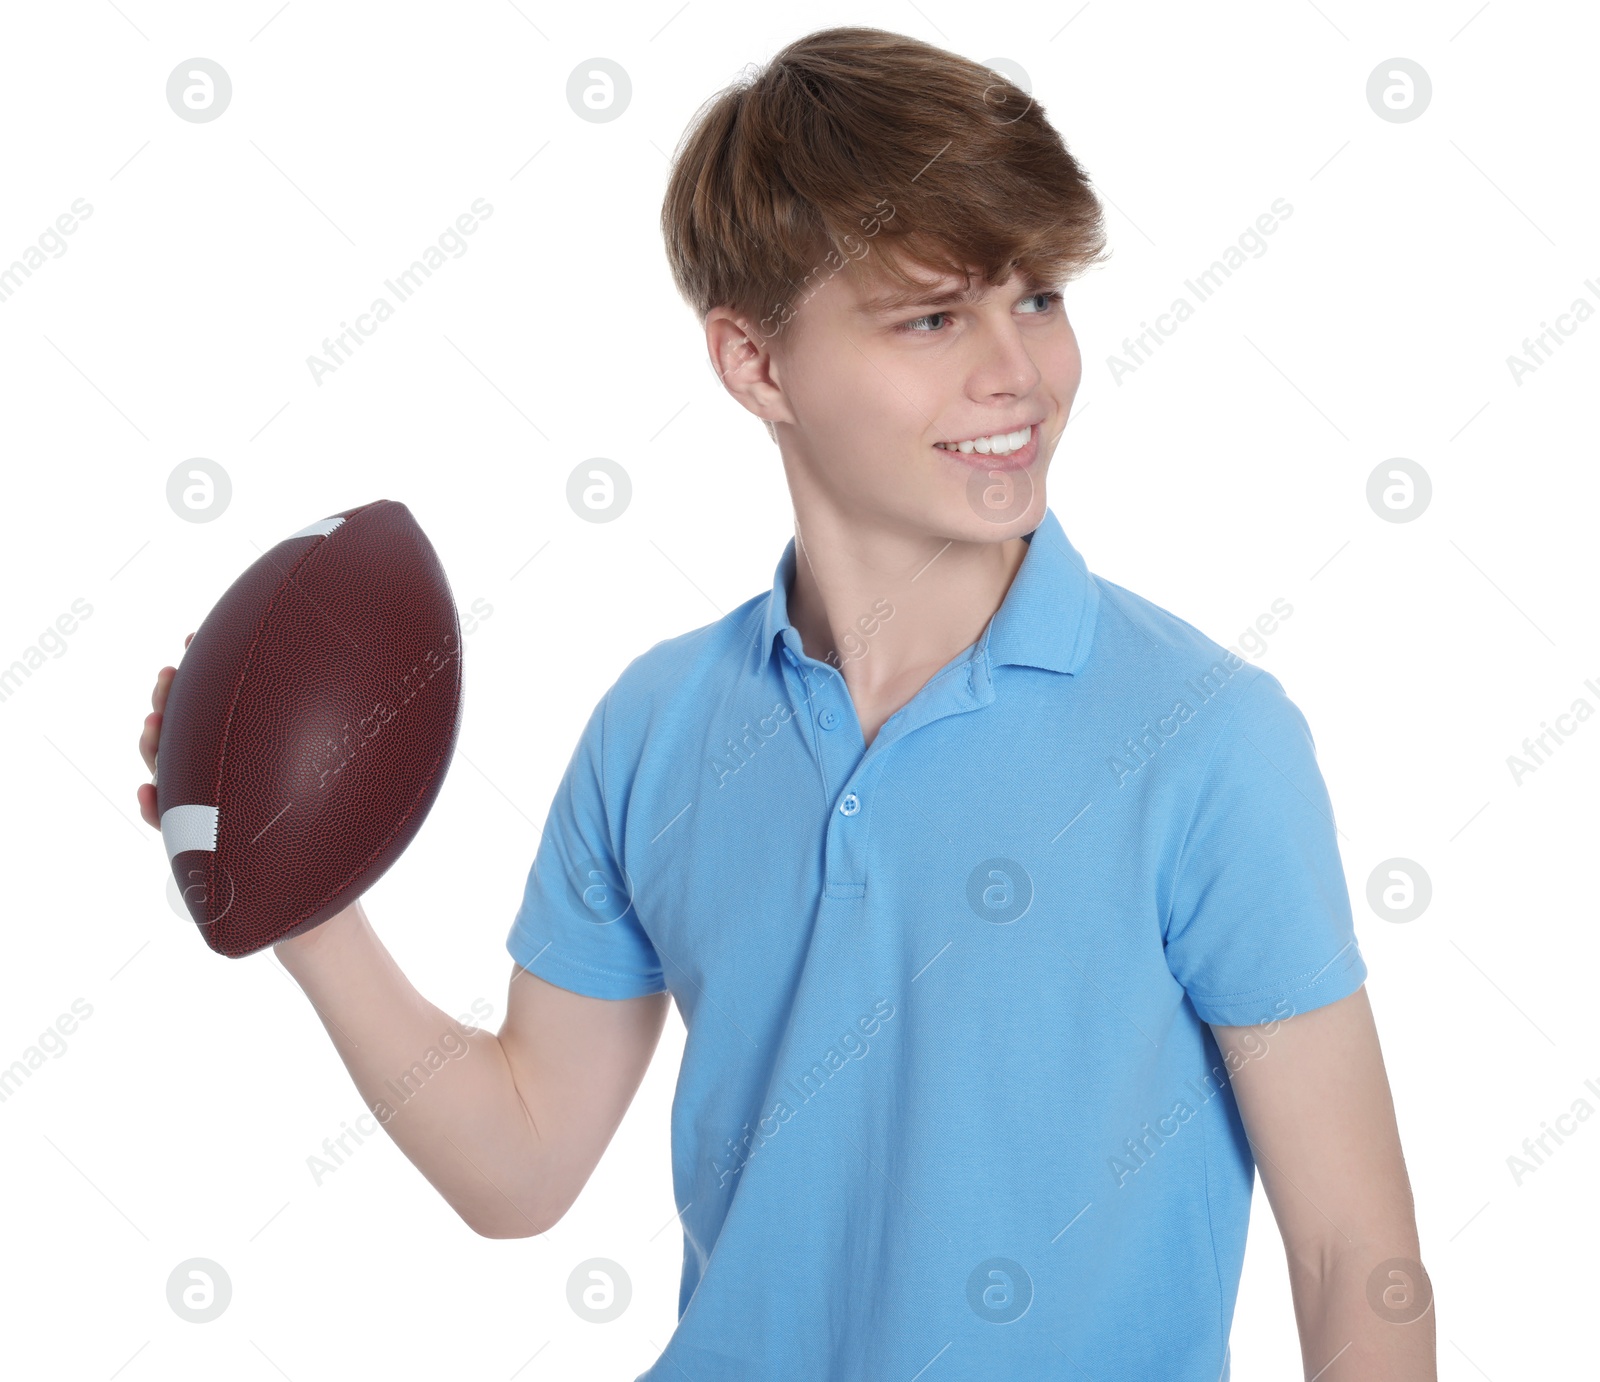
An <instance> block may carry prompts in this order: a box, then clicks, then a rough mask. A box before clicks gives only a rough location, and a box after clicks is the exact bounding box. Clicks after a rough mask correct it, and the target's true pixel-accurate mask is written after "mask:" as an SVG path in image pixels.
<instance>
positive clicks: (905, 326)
mask: <svg viewBox="0 0 1600 1382" xmlns="http://www.w3.org/2000/svg"><path fill="white" fill-rule="evenodd" d="M1041 299H1042V300H1043V303H1044V305H1043V306H1042V307H1041V308H1039V310H1038V311H1036V312H1029V313H1028V314H1027V315H1028V316H1030V317H1047V316H1050V315H1051V314H1052V313H1053V312H1054V311H1055V309H1056V307H1057V305H1058V304H1059V303H1061V302H1062V301H1063V300H1064V298H1063V295H1062V294H1061V292H1060V291H1059V290H1057V291H1054V292H1047V291H1046V290H1044V289H1043V288H1041V289H1040V290H1039V291H1038V292H1037V293H1030V294H1028V296H1027V297H1025V298H1023V299H1022V300H1023V301H1024V302H1039V301H1040V300H1041ZM949 315H950V313H949V312H929V313H928V314H927V315H926V316H922V317H916V318H913V319H912V320H911V321H908V322H901V323H900V325H899V326H897V327H895V330H896V331H899V332H902V333H904V334H905V335H907V336H941V335H944V334H945V333H944V332H942V331H939V330H938V329H937V328H935V329H932V330H927V331H924V330H919V329H918V328H920V327H921V326H922V324H923V323H924V322H931V321H934V320H936V319H938V318H940V317H948V316H949Z"/></svg>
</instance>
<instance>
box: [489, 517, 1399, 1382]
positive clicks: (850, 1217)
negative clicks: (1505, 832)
mask: <svg viewBox="0 0 1600 1382" xmlns="http://www.w3.org/2000/svg"><path fill="white" fill-rule="evenodd" d="M1028 541H1029V547H1028V552H1027V556H1026V558H1025V559H1024V561H1023V563H1022V565H1021V567H1020V568H1019V569H1018V571H1017V574H1016V576H1015V578H1014V579H1013V581H1012V584H1011V586H1010V589H1009V590H1008V591H1007V593H1006V596H1005V599H1004V601H1003V603H1002V604H1001V607H1000V608H999V610H998V611H997V612H996V613H995V615H994V617H993V618H992V619H991V620H990V622H989V624H988V625H987V626H986V628H985V629H984V632H983V635H982V636H981V637H980V638H979V639H978V641H977V642H976V643H974V644H973V645H972V646H971V647H969V648H967V649H965V650H964V651H963V652H961V653H958V654H957V655H956V656H955V657H953V658H952V659H951V660H950V661H949V662H948V663H946V664H945V666H944V667H943V668H941V669H940V670H939V671H938V672H937V673H936V674H935V675H934V676H933V677H932V678H931V679H930V680H929V681H928V683H927V684H926V685H924V686H923V687H922V689H921V690H920V691H918V692H917V694H916V695H915V696H914V697H913V698H912V699H911V701H910V702H909V703H908V704H907V705H905V706H904V707H902V708H901V709H900V710H899V711H897V712H896V713H895V714H894V715H893V716H891V717H890V718H889V720H888V721H887V722H886V723H885V724H884V725H883V728H882V729H881V730H880V731H879V733H878V735H877V737H876V738H875V739H874V740H873V743H872V745H871V747H870V748H867V749H864V748H863V744H864V738H863V735H862V733H861V729H860V723H859V721H858V719H857V717H856V713H855V709H854V706H853V705H852V703H851V700H850V697H849V694H848V692H847V690H846V688H845V684H844V681H843V679H842V677H841V676H840V674H839V672H838V670H837V669H836V668H834V667H832V666H830V665H828V664H827V663H824V662H820V661H818V660H816V659H814V658H811V657H808V656H807V655H806V653H805V651H804V649H803V648H802V646H801V642H800V638H799V635H798V634H797V633H796V631H795V629H794V627H793V626H792V625H791V624H790V622H789V617H788V613H787V595H788V591H789V586H790V582H791V579H792V577H793V574H794V562H795V544H794V542H793V540H792V539H791V540H790V542H789V544H788V546H787V548H786V549H785V551H784V554H783V557H782V560H781V561H780V562H779V563H778V568H777V571H776V573H775V576H774V579H773V583H772V589H771V591H770V593H763V594H761V595H759V596H757V597H755V598H753V599H751V600H749V601H747V602H746V603H744V604H742V605H740V606H739V607H738V608H737V609H735V610H733V611H732V612H731V613H729V614H728V615H727V616H726V617H724V618H722V619H719V620H717V621H716V622H715V623H712V624H708V625H706V626H705V627H703V628H699V629H695V630H693V631H692V632H690V633H685V634H682V635H680V636H678V637H675V638H669V639H666V640H665V641H663V642H660V643H657V644H656V645H655V646H654V647H652V648H650V649H649V650H648V651H646V652H645V653H643V654H642V655H641V656H639V657H637V658H635V659H634V661H633V662H632V663H630V664H629V665H628V667H627V668H626V669H625V670H624V671H623V672H622V674H621V676H619V677H618V678H617V680H616V682H615V684H614V685H613V686H612V687H611V688H610V690H609V691H607V692H606V694H605V695H604V696H603V697H602V698H601V700H600V702H599V704H598V705H597V706H596V707H595V710H594V712H593V714H592V716H591V717H590V719H589V721H588V724H587V727H586V728H585V730H584V731H583V734H582V737H581V739H580V740H579V743H578V746H577V749H576V751H575V752H574V754H573V757H572V760H571V762H570V764H569V765H568V767H567V770H566V773H565V775H564V776H563V778H562V781H561V784H560V786H559V788H558V789H557V792H556V794H555V799H554V802H553V804H552V806H551V809H550V813H549V817H548V819H547V821H546V823H545V826H544V834H543V838H542V840H541V842H540V845H539V848H538V853H537V857H536V859H535V861H534V864H533V868H532V870H531V871H530V873H529V875H528V882H527V890H526V893H525V896H524V898H523V902H522V907H521V910H520V911H519V912H518V914H517V917H516V921H515V923H514V925H513V926H512V929H511V933H510V935H509V937H508V939H507V948H508V949H509V950H510V952H511V954H512V956H513V958H515V959H516V960H517V962H518V963H519V964H521V965H523V966H525V967H526V968H527V969H529V970H531V971H532V972H533V973H535V974H537V975H539V976H540V977H542V978H544V979H547V980H548V981H549V982H551V983H553V984H557V985H559V986H561V987H563V988H567V989H571V990H574V991H576V992H578V993H585V994H591V995H595V996H597V997H602V998H625V997H629V996H633V995H637V994H645V993H655V992H659V991H660V990H662V989H663V988H665V989H669V990H670V991H671V992H672V995H673V998H674V999H675V1000H676V1002H677V1005H678V1010H679V1012H680V1014H681V1015H682V1018H683V1021H684V1024H685V1027H686V1030H687V1039H686V1044H685V1048H684V1055H683V1065H682V1069H681V1071H680V1074H679V1078H678V1084H677V1091H676V1095H675V1098H674V1101H673V1107H672V1172H673V1185H674V1191H675V1194H676V1198H677V1204H678V1206H679V1217H680V1219H681V1222H682V1226H683V1235H684V1256H683V1276H682V1281H681V1287H680V1292H679V1302H678V1306H679V1320H678V1326H677V1330H676V1332H675V1333H674V1334H673V1335H672V1338H671V1340H670V1341H669V1343H668V1345H667V1347H666V1349H665V1350H664V1352H663V1353H662V1355H661V1357H660V1359H659V1360H658V1361H657V1362H656V1363H655V1364H654V1365H653V1366H652V1367H651V1368H649V1369H648V1370H647V1371H646V1372H644V1373H643V1374H641V1382H642V1379H649V1382H667V1379H671V1380H672V1382H682V1379H685V1378H687V1379H692V1382H750V1379H752V1378H757V1377H760V1378H773V1379H780V1378H781V1379H788V1378H796V1379H808V1380H810V1382H823V1379H829V1380H830V1382H831V1380H832V1379H866V1378H881V1379H900V1382H911V1379H913V1378H917V1379H919V1382H979V1380H980V1379H981V1382H993V1379H998V1378H1007V1379H1011V1378H1029V1379H1032V1378H1045V1377H1051V1378H1056V1377H1059V1378H1072V1379H1080V1378H1082V1377H1084V1376H1087V1377H1091V1378H1095V1379H1099V1382H1108V1380H1109V1379H1161V1382H1189V1379H1193V1382H1218V1379H1219V1378H1220V1379H1224V1382H1225V1379H1227V1377H1228V1353H1227V1340H1228V1331H1229V1326H1230V1323H1231V1320H1232V1316H1233V1308H1234V1301H1235V1297H1236V1295H1237V1291H1238V1283H1239V1274H1240V1269H1241V1266H1242V1263H1243V1257H1244V1247H1245V1229H1246V1223H1247V1220H1248V1217H1249V1211H1250V1193H1251V1185H1252V1178H1253V1175H1254V1163H1253V1161H1252V1158H1251V1154H1250V1149H1249V1146H1248V1144H1247V1142H1246V1140H1245V1137H1244V1131H1243V1127H1242V1125H1241V1122H1240V1119H1239V1115H1238V1110H1237V1108H1236V1106H1235V1104H1234V1101H1233V1097H1232V1092H1231V1090H1230V1088H1229V1085H1228V1069H1227V1066H1226V1064H1225V1063H1224V1062H1223V1060H1222V1058H1221V1056H1220V1054H1219V1052H1218V1049H1217V1046H1216V1043H1215V1040H1214V1038H1213V1037H1212V1035H1211V1032H1210V1030H1209V1028H1208V1027H1207V1025H1206V1024H1207V1023H1212V1022H1214V1023H1221V1024H1229V1025H1244V1024H1253V1023H1264V1022H1270V1021H1272V1020H1273V1019H1275V1018H1277V1019H1282V1018H1285V1017H1289V1016H1292V1015H1293V1014H1295V1013H1298V1012H1304V1011H1307V1010H1309V1009H1312V1008H1316V1007H1319V1006H1321V1005H1323V1004H1326V1003H1331V1002H1333V1001H1334V1000H1335V999H1338V998H1342V997H1344V996H1345V995H1347V994H1349V993H1352V992H1354V991H1355V989H1357V988H1358V987H1359V986H1360V985H1361V983H1362V981H1363V980H1364V979H1365V978H1366V973H1367V969H1366V965H1365V963H1364V962H1363V960H1362V957H1361V953H1360V950H1359V949H1358V947H1357V943H1356V938H1355V934H1354V931H1353V928H1352V920H1351V912H1350V902H1349V895H1348V892H1347V890H1346V886H1345V879H1344V873H1343V869H1342V867H1341V864H1340V858H1339V852H1338V847H1337V844H1336V840H1335V830H1334V822H1333V812H1332V808H1331V806H1330V804H1329V800H1328V794H1327V791H1326V788H1325V786H1324V783H1323V779H1322V775H1321V773H1320V771H1319V770H1318V766H1317V761H1316V756H1315V750H1314V748H1313V745H1312V739H1311V734H1310V731H1309V729H1308V728H1307V725H1306V721H1305V719H1304V717H1303V716H1302V715H1301V713H1300V711H1299V709H1298V708H1297V707H1296V706H1295V705H1294V703H1293V702H1292V701H1290V700H1289V699H1288V697H1287V696H1286V695H1285V694H1284V690H1283V687H1282V685H1281V684H1280V683H1279V682H1278V680H1277V679H1276V678H1275V677H1273V676H1272V675H1271V674H1270V673H1268V672H1266V671H1264V670H1262V669H1261V668H1259V667H1256V666H1253V665H1251V664H1250V663H1247V662H1245V661H1243V660H1242V659H1241V658H1239V657H1238V656H1236V655H1235V654H1233V653H1232V652H1230V651H1228V650H1226V649H1224V648H1223V647H1221V646H1220V645H1218V644H1217V643H1215V642H1213V641H1212V640H1211V639H1209V638H1207V637H1206V636H1205V635H1204V634H1202V633H1200V632H1199V631H1198V630H1196V629H1195V628H1193V627H1192V626H1191V625H1189V624H1187V623H1185V622H1184V621H1183V620H1182V619H1179V618H1177V617H1176V616H1175V615H1172V614H1169V613H1168V612H1167V611H1166V610H1164V609H1161V608H1160V607H1158V606H1156V605H1154V604H1152V603H1151V602H1150V601H1148V600H1145V599H1142V598H1141V597H1140V596H1138V595H1135V594H1133V593H1132V592H1130V591H1128V590H1125V589H1123V588H1122V587H1121V586H1118V585H1115V584H1113V583H1112V582H1110V581H1108V580H1105V579H1103V578H1102V577H1099V576H1096V575H1092V574H1091V573H1090V572H1089V571H1088V569H1087V567H1086V566H1085V564H1084V562H1083V559H1082V558H1081V557H1080V556H1079V554H1078V552H1077V551H1076V550H1075V549H1074V548H1073V546H1072V545H1071V544H1070V543H1069V542H1068V541H1067V538H1066V536H1065V534H1064V533H1063V532H1062V529H1061V526H1060V524H1059V522H1058V521H1057V519H1056V517H1055V515H1054V514H1053V513H1051V512H1049V511H1048V510H1047V511H1046V515H1045V518H1044V520H1043V522H1042V523H1041V524H1040V525H1039V527H1038V528H1037V529H1036V530H1035V531H1034V532H1033V533H1032V534H1031V535H1030V536H1029V539H1028ZM893 617H894V614H893V602H892V596H891V597H886V598H885V599H884V600H883V601H880V602H879V603H878V604H877V605H876V606H875V607H874V609H873V611H872V612H871V613H869V614H867V615H864V616H863V620H864V622H863V623H862V624H861V625H860V627H859V629H858V632H859V633H860V635H861V637H860V640H858V644H859V642H863V641H864V643H865V644H866V646H867V648H868V649H869V651H868V652H867V653H866V654H865V655H866V656H870V655H871V653H870V646H871V639H872V633H873V632H874V631H875V629H876V627H877V624H876V623H874V621H875V620H881V619H884V618H888V619H892V618H893ZM1269 1040H1270V1038H1269Z"/></svg>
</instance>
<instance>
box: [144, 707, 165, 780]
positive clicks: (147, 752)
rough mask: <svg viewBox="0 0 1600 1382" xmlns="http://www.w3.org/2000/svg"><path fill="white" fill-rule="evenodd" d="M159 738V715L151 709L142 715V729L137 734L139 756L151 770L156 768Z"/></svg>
mask: <svg viewBox="0 0 1600 1382" xmlns="http://www.w3.org/2000/svg"><path fill="white" fill-rule="evenodd" d="M160 739H161V716H160V714H159V713H158V712H156V711H154V710H152V711H151V712H150V713H149V714H148V715H146V716H145V717H144V729H143V730H142V731H141V732H140V734H139V756H140V757H141V758H143V759H144V765H145V767H147V768H149V769H150V771H151V772H154V771H155V770H156V746H157V745H158V744H159V742H160Z"/></svg>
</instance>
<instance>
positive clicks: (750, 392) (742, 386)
mask: <svg viewBox="0 0 1600 1382" xmlns="http://www.w3.org/2000/svg"><path fill="white" fill-rule="evenodd" d="M775 339H776V333H775V334H774V337H773V338H770V339H769V338H768V337H766V336H764V335H763V334H762V332H761V330H760V328H759V326H757V325H756V324H753V323H751V322H749V321H747V320H746V319H745V318H743V317H739V316H736V315H735V314H734V313H733V312H732V311H731V310H730V309H728V308H726V307H714V308H712V309H711V311H710V312H709V313H708V314H707V315H706V354H707V356H708V357H709V359H710V363H711V368H712V370H713V372H714V373H715V374H716V376H717V378H718V379H720V380H721V381H722V386H723V388H725V389H726V390H727V391H728V392H729V393H730V394H731V395H732V396H733V397H734V398H735V399H737V400H738V402H739V404H740V405H741V406H742V407H744V408H745V409H746V410H748V411H749V412H751V413H753V414H755V416H756V417H758V418H761V419H762V420H763V421H764V422H765V423H766V424H767V435H768V436H769V437H771V438H772V439H773V441H776V440H777V433H776V431H775V429H774V427H773V424H774V423H776V422H793V421H794V415H793V414H792V413H791V412H790V411H789V406H788V403H787V401H786V400H785V399H784V396H783V388H782V386H781V384H780V383H779V382H778V378H777V374H778V369H779V367H780V366H779V362H778V361H777V359H776V358H775V354H774V351H773V343H774V340H775Z"/></svg>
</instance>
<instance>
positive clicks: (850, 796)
mask: <svg viewBox="0 0 1600 1382" xmlns="http://www.w3.org/2000/svg"><path fill="white" fill-rule="evenodd" d="M860 809H861V798H860V797H858V796H857V795H856V794H855V793H854V792H846V793H845V798H844V800H843V801H841V802H840V803H839V811H840V814H842V815H846V816H853V815H855V813H856V812H857V811H859V810H860Z"/></svg>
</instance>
